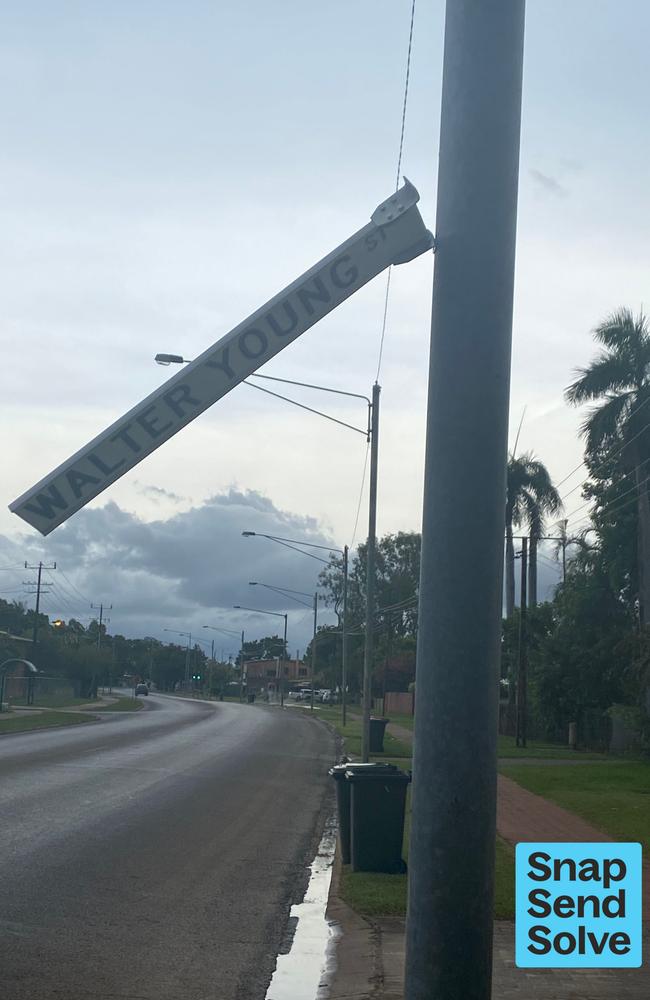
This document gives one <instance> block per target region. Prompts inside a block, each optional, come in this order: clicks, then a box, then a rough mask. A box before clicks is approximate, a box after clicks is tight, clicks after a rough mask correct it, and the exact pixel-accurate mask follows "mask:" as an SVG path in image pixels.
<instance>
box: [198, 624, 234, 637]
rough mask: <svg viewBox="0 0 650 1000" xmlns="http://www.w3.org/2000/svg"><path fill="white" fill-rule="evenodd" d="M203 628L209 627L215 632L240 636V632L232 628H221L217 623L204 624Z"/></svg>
mask: <svg viewBox="0 0 650 1000" xmlns="http://www.w3.org/2000/svg"><path fill="white" fill-rule="evenodd" d="M201 628H209V629H212V631H213V632H223V634H224V635H236V636H239V632H237V631H236V630H235V629H232V628H219V626H217V625H202V626H201Z"/></svg>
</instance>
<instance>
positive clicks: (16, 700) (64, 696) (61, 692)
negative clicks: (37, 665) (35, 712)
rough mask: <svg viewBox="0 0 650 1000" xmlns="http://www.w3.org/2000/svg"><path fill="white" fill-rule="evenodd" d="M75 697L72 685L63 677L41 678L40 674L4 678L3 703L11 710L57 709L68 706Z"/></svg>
mask: <svg viewBox="0 0 650 1000" xmlns="http://www.w3.org/2000/svg"><path fill="white" fill-rule="evenodd" d="M74 696H75V689H74V685H73V684H72V683H71V682H70V681H69V680H67V679H66V678H65V677H43V676H41V675H40V674H32V675H31V676H30V675H27V676H26V677H13V676H9V675H8V676H6V677H5V679H4V702H5V704H6V705H7V706H8V707H9V708H10V709H11V708H12V707H13V706H14V705H15V706H16V707H17V708H20V707H22V706H25V705H35V706H37V707H38V708H59V707H60V706H61V705H66V704H69V702H70V701H71V700H72V699H73V698H74Z"/></svg>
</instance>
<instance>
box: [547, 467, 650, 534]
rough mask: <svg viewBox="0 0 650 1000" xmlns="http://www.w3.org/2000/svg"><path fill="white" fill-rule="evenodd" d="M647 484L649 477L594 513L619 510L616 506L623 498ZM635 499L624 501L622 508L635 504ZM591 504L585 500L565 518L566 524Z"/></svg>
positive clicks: (591, 501)
mask: <svg viewBox="0 0 650 1000" xmlns="http://www.w3.org/2000/svg"><path fill="white" fill-rule="evenodd" d="M648 482H650V476H646V478H645V479H644V480H643V482H641V483H639V484H638V486H637V484H636V483H635V485H634V486H632V487H630V489H629V490H625V492H624V493H620V494H619V495H618V496H617V497H614V499H613V500H610V501H609V503H606V504H603V506H602V507H598V508H597V511H594V513H598V514H605V513H612V512H614V511H616V510H619V506H618V504H619V501H620V500H622V499H623V497H626V496H628V495H629V494H630V493H634V492H637V491H638V490H639V489H640V488H641V487H642V486H645V485H646V484H647V483H648ZM594 499H595V498H594ZM637 499H638V498H637V497H632V498H631V500H628V501H626V503H624V504H622V507H627V506H628V505H629V504H630V503H632V502H636V500H637ZM591 503H593V500H587V502H586V503H583V504H582V506H580V507H576V509H575V510H574V511H572V512H571V514H569V515H568V516H567V524H568V523H569V520H570V519H571V518H572V517H573V515H574V514H578V513H579V512H580V511H581V510H584V508H585V507H589V505H590V504H591ZM579 520H584V518H580V519H579Z"/></svg>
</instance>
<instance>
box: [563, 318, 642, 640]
mask: <svg viewBox="0 0 650 1000" xmlns="http://www.w3.org/2000/svg"><path fill="white" fill-rule="evenodd" d="M594 337H595V338H596V340H597V341H598V342H599V343H600V344H602V345H603V347H604V350H602V351H601V352H600V354H598V355H597V356H596V357H595V358H594V360H593V361H592V362H591V364H590V365H589V366H588V367H587V368H579V369H578V370H577V372H576V374H577V375H578V376H579V378H577V379H576V381H575V382H573V383H572V385H570V386H569V387H568V389H567V390H566V398H567V399H568V401H569V402H570V403H573V404H574V405H576V406H578V405H580V404H581V403H585V402H588V401H590V400H599V401H600V405H599V406H595V407H593V409H592V410H591V411H590V412H589V414H588V416H587V418H586V420H585V421H584V423H583V425H582V433H583V435H584V437H585V440H586V450H587V454H588V455H589V457H590V458H592V459H594V460H595V461H596V462H598V461H601V460H603V459H604V458H605V457H606V456H608V455H611V452H612V449H615V451H616V453H620V456H621V461H622V463H623V466H624V467H625V468H627V469H629V472H630V473H632V474H633V475H634V479H635V482H636V489H637V510H638V535H637V552H638V573H639V581H638V588H639V617H640V620H641V623H642V624H643V623H644V621H645V620H646V619H647V616H648V614H649V613H650V501H649V498H648V478H649V477H648V473H647V471H644V464H645V463H647V461H648V459H649V458H650V407H648V406H647V404H648V403H649V402H650V329H649V328H648V321H647V319H646V317H645V316H644V315H643V313H639V315H638V316H637V317H636V319H635V317H634V315H633V313H632V311H631V310H630V309H619V310H617V311H616V312H614V313H612V314H611V316H608V317H607V318H606V319H605V320H604V321H603V322H602V323H601V324H600V325H599V326H597V327H596V329H595V330H594Z"/></svg>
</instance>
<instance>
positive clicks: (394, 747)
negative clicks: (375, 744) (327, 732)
mask: <svg viewBox="0 0 650 1000" xmlns="http://www.w3.org/2000/svg"><path fill="white" fill-rule="evenodd" d="M303 711H309V709H308V708H307V709H303ZM314 715H315V716H316V718H318V719H325V720H326V721H327V722H329V723H331V725H333V726H334V727H335V729H336V730H337V731H338V732H339V733H340V734H341V736H342V737H343V739H344V740H345V752H346V753H347V754H348V755H349V756H350V757H361V732H362V724H361V719H360V718H352V717H351V716H350V713H349V712H348V717H347V724H346V725H345V726H343V724H342V722H341V709H340V707H339V706H332V707H331V708H330V707H327V706H323V707H322V708H320V707H319V708H318V709H315V710H314ZM371 756H372V759H373V760H384V759H385V758H386V757H399V758H407V760H408V761H410V759H411V747H410V746H409V745H408V744H406V743H403V742H402V741H401V740H397V739H395V737H394V736H391V735H390V734H389V733H388V732H387V733H385V735H384V752H383V753H378V754H372V755H371ZM401 763H402V766H406V761H405V760H402V762H401Z"/></svg>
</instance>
